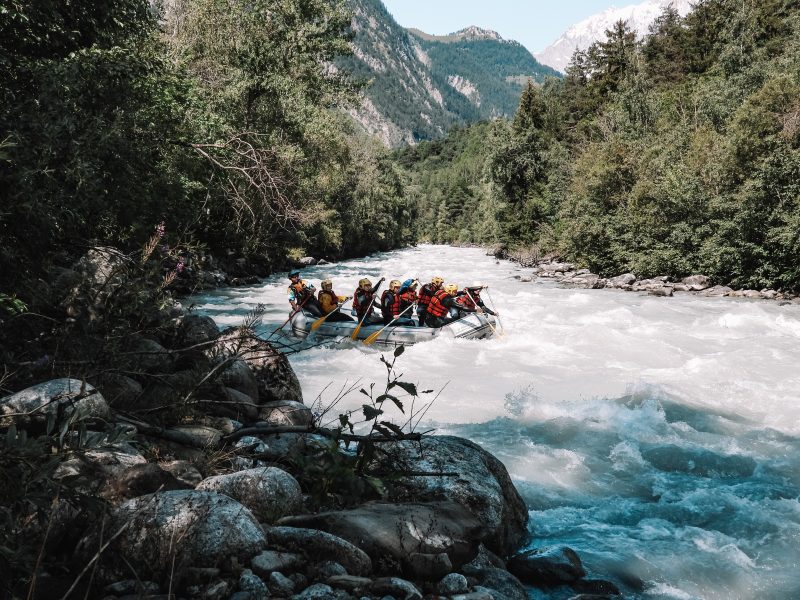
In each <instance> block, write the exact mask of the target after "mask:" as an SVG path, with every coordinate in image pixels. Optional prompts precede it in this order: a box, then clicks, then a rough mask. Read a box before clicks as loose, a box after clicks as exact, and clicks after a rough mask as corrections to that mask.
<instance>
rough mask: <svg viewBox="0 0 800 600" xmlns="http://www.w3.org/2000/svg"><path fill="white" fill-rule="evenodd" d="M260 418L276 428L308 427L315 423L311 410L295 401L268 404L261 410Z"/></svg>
mask: <svg viewBox="0 0 800 600" xmlns="http://www.w3.org/2000/svg"><path fill="white" fill-rule="evenodd" d="M258 418H259V419H260V420H261V421H264V422H265V423H266V424H268V425H273V426H275V427H284V426H288V427H292V426H298V427H308V426H310V425H311V424H312V423H313V422H314V415H313V414H312V413H311V409H310V408H308V407H307V406H306V405H305V404H302V403H300V402H295V401H293V400H281V401H278V402H267V403H266V404H263V405H262V406H261V408H260V410H259V413H258Z"/></svg>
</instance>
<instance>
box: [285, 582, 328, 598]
mask: <svg viewBox="0 0 800 600" xmlns="http://www.w3.org/2000/svg"><path fill="white" fill-rule="evenodd" d="M292 600H338V596H337V594H336V592H334V591H333V588H331V586H329V585H325V584H324V583H315V584H314V585H310V586H308V587H307V588H306V589H304V590H303V591H302V592H300V593H299V594H295V595H294V596H292Z"/></svg>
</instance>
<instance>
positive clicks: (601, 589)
mask: <svg viewBox="0 0 800 600" xmlns="http://www.w3.org/2000/svg"><path fill="white" fill-rule="evenodd" d="M572 589H573V590H575V591H576V592H579V593H582V594H600V595H602V596H620V595H621V592H620V591H619V588H618V587H617V586H616V585H615V584H614V583H612V582H610V581H606V580H605V579H581V580H579V581H576V582H575V583H573V584H572Z"/></svg>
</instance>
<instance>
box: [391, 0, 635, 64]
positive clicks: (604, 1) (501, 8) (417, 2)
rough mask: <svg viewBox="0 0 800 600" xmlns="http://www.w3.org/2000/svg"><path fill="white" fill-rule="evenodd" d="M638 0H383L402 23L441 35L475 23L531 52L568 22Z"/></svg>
mask: <svg viewBox="0 0 800 600" xmlns="http://www.w3.org/2000/svg"><path fill="white" fill-rule="evenodd" d="M639 2H641V0H617V1H616V2H614V1H613V0H383V3H384V4H385V5H386V8H388V9H389V12H390V13H392V15H393V16H394V18H395V20H396V21H397V22H398V23H399V24H400V25H402V26H403V27H416V28H418V29H422V30H423V31H424V32H426V33H431V34H435V35H444V34H447V33H452V32H454V31H458V30H459V29H463V28H464V27H467V26H468V25H478V26H479V27H483V28H485V29H494V30H495V31H496V32H498V33H499V34H500V35H502V36H503V37H504V38H506V39H511V40H516V41H518V42H520V43H521V44H523V45H524V46H525V47H526V48H527V49H528V50H530V51H531V52H538V51H539V50H544V49H545V48H546V47H547V46H549V45H550V43H551V42H554V41H555V40H556V38H557V37H558V36H559V35H561V33H562V32H563V31H564V30H565V29H566V28H567V27H569V26H570V25H572V24H574V23H577V22H578V21H580V20H582V19H585V18H586V17H589V16H591V15H593V14H595V13H598V12H601V11H603V10H605V9H606V8H608V7H610V6H628V5H629V4H638V3H639Z"/></svg>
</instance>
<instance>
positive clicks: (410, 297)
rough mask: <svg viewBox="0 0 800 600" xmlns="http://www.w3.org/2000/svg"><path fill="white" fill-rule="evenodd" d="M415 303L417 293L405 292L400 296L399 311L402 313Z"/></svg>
mask: <svg viewBox="0 0 800 600" xmlns="http://www.w3.org/2000/svg"><path fill="white" fill-rule="evenodd" d="M416 301H417V292H415V291H414V290H406V291H405V292H403V293H402V294H400V310H401V311H403V310H405V309H406V308H408V307H409V306H411V305H412V304H414V303H415V302H416Z"/></svg>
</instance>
